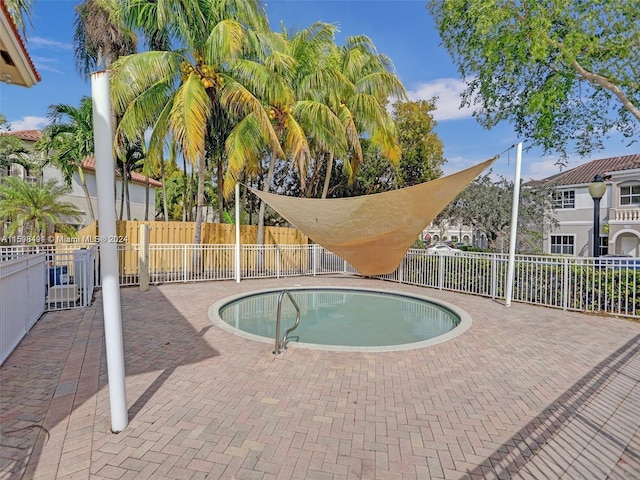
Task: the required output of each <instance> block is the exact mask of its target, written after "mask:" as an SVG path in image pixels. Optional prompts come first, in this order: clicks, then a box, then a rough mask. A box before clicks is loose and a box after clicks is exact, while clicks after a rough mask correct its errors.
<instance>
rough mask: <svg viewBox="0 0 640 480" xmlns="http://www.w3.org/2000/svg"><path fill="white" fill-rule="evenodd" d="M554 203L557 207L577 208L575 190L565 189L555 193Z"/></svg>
mask: <svg viewBox="0 0 640 480" xmlns="http://www.w3.org/2000/svg"><path fill="white" fill-rule="evenodd" d="M553 204H554V207H555V208H557V209H558V208H576V192H575V190H565V191H563V192H555V193H554V194H553Z"/></svg>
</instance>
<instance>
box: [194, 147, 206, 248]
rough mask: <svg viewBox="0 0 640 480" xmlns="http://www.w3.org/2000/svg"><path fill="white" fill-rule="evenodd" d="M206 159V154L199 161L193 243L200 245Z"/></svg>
mask: <svg viewBox="0 0 640 480" xmlns="http://www.w3.org/2000/svg"><path fill="white" fill-rule="evenodd" d="M205 166H206V165H205V161H204V155H202V156H201V158H200V160H199V161H198V203H197V206H196V226H195V232H194V234H193V243H194V244H195V245H200V241H201V230H202V222H203V216H204V215H203V213H204V211H203V210H204V201H205V195H204V184H205V173H206V172H205Z"/></svg>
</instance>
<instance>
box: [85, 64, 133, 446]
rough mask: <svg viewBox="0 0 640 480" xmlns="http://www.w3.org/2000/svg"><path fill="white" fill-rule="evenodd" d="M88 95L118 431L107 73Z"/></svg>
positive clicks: (123, 397) (120, 375)
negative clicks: (91, 105) (91, 120)
mask: <svg viewBox="0 0 640 480" xmlns="http://www.w3.org/2000/svg"><path fill="white" fill-rule="evenodd" d="M91 95H92V100H93V131H94V144H95V159H96V186H97V193H98V225H99V226H100V235H99V240H100V282H101V285H102V311H103V315H104V339H105V344H106V352H107V375H108V380H109V405H110V408H111V431H112V432H114V433H117V432H121V431H122V430H124V429H125V428H126V426H127V424H128V423H129V418H128V414H127V394H126V388H125V371H124V346H123V340H122V317H121V306H120V279H119V275H118V265H119V262H118V245H117V243H116V239H117V238H118V237H117V235H116V201H115V198H114V195H113V185H114V183H115V174H114V161H113V136H112V133H111V132H112V130H111V101H110V98H109V72H96V73H93V74H92V75H91Z"/></svg>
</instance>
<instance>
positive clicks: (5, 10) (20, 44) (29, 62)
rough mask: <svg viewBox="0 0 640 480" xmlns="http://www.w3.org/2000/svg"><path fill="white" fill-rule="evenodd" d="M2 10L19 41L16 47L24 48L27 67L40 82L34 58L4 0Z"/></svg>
mask: <svg viewBox="0 0 640 480" xmlns="http://www.w3.org/2000/svg"><path fill="white" fill-rule="evenodd" d="M0 12H2V15H3V16H4V17H5V19H6V20H7V23H8V24H9V27H10V28H11V34H13V37H14V38H15V41H16V43H17V45H16V48H20V50H22V53H23V55H24V58H25V59H26V60H27V67H28V68H29V69H30V70H31V72H32V73H33V76H34V77H35V78H36V80H37V81H38V82H39V81H41V80H42V79H41V78H40V74H39V73H38V71H37V70H36V67H35V65H34V64H33V60H32V59H31V56H30V55H29V52H27V47H25V45H24V40H23V39H22V36H21V35H20V33H19V32H18V28H17V27H16V24H15V22H14V21H13V18H11V14H10V13H9V9H8V8H7V6H6V5H5V2H4V0H2V1H0Z"/></svg>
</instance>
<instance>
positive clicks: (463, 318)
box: [208, 285, 472, 353]
mask: <svg viewBox="0 0 640 480" xmlns="http://www.w3.org/2000/svg"><path fill="white" fill-rule="evenodd" d="M322 289H331V290H353V291H361V292H374V293H383V294H390V293H393V294H394V295H398V296H401V297H409V298H414V299H417V300H422V301H427V302H430V303H434V304H436V305H438V306H440V307H442V308H445V309H448V310H450V311H451V312H453V313H454V314H455V315H457V316H458V317H459V318H460V323H459V324H458V325H457V326H456V327H454V328H453V329H451V330H449V331H448V332H446V333H443V334H442V335H438V336H437V337H434V338H430V339H428V340H421V341H419V342H412V343H404V344H400V345H384V346H369V347H364V346H350V345H323V344H314V343H301V342H289V343H288V346H289V347H292V348H303V349H308V350H323V351H331V352H374V353H375V352H400V351H405V350H416V349H420V348H426V347H430V346H432V345H438V344H440V343H444V342H448V341H449V340H452V339H454V338H456V337H458V336H460V335H462V334H463V333H464V332H466V331H467V330H468V329H469V328H470V327H471V324H472V319H471V315H469V314H468V313H467V312H466V311H465V310H463V309H461V308H460V307H457V306H456V305H453V304H451V303H449V302H446V301H444V300H440V299H437V298H433V297H429V296H427V295H418V294H415V293H406V292H400V291H394V290H392V289H381V288H369V287H348V286H347V287H336V286H335V285H326V286H313V287H307V286H302V285H296V286H294V287H288V288H286V289H285V290H289V291H292V290H322ZM282 290H283V289H279V288H264V289H259V290H251V291H247V292H242V293H238V294H234V295H230V296H228V297H225V298H223V299H222V300H219V301H217V302H215V303H213V304H212V305H211V306H210V307H209V309H208V317H209V320H210V321H211V322H212V323H213V324H214V325H215V326H217V327H219V328H220V329H222V330H224V331H226V332H228V333H231V334H233V335H236V336H239V337H242V338H244V339H247V340H253V341H256V342H261V343H270V344H272V345H274V344H275V338H268V337H263V336H260V335H255V334H253V333H249V332H245V331H243V330H239V329H237V328H235V327H232V326H231V325H229V324H228V323H227V322H225V321H224V320H223V319H222V318H221V317H220V315H219V311H220V308H222V307H223V306H225V305H227V304H228V303H231V302H233V301H235V300H239V299H241V298H244V297H249V296H252V295H260V294H263V293H273V292H279V291H282Z"/></svg>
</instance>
